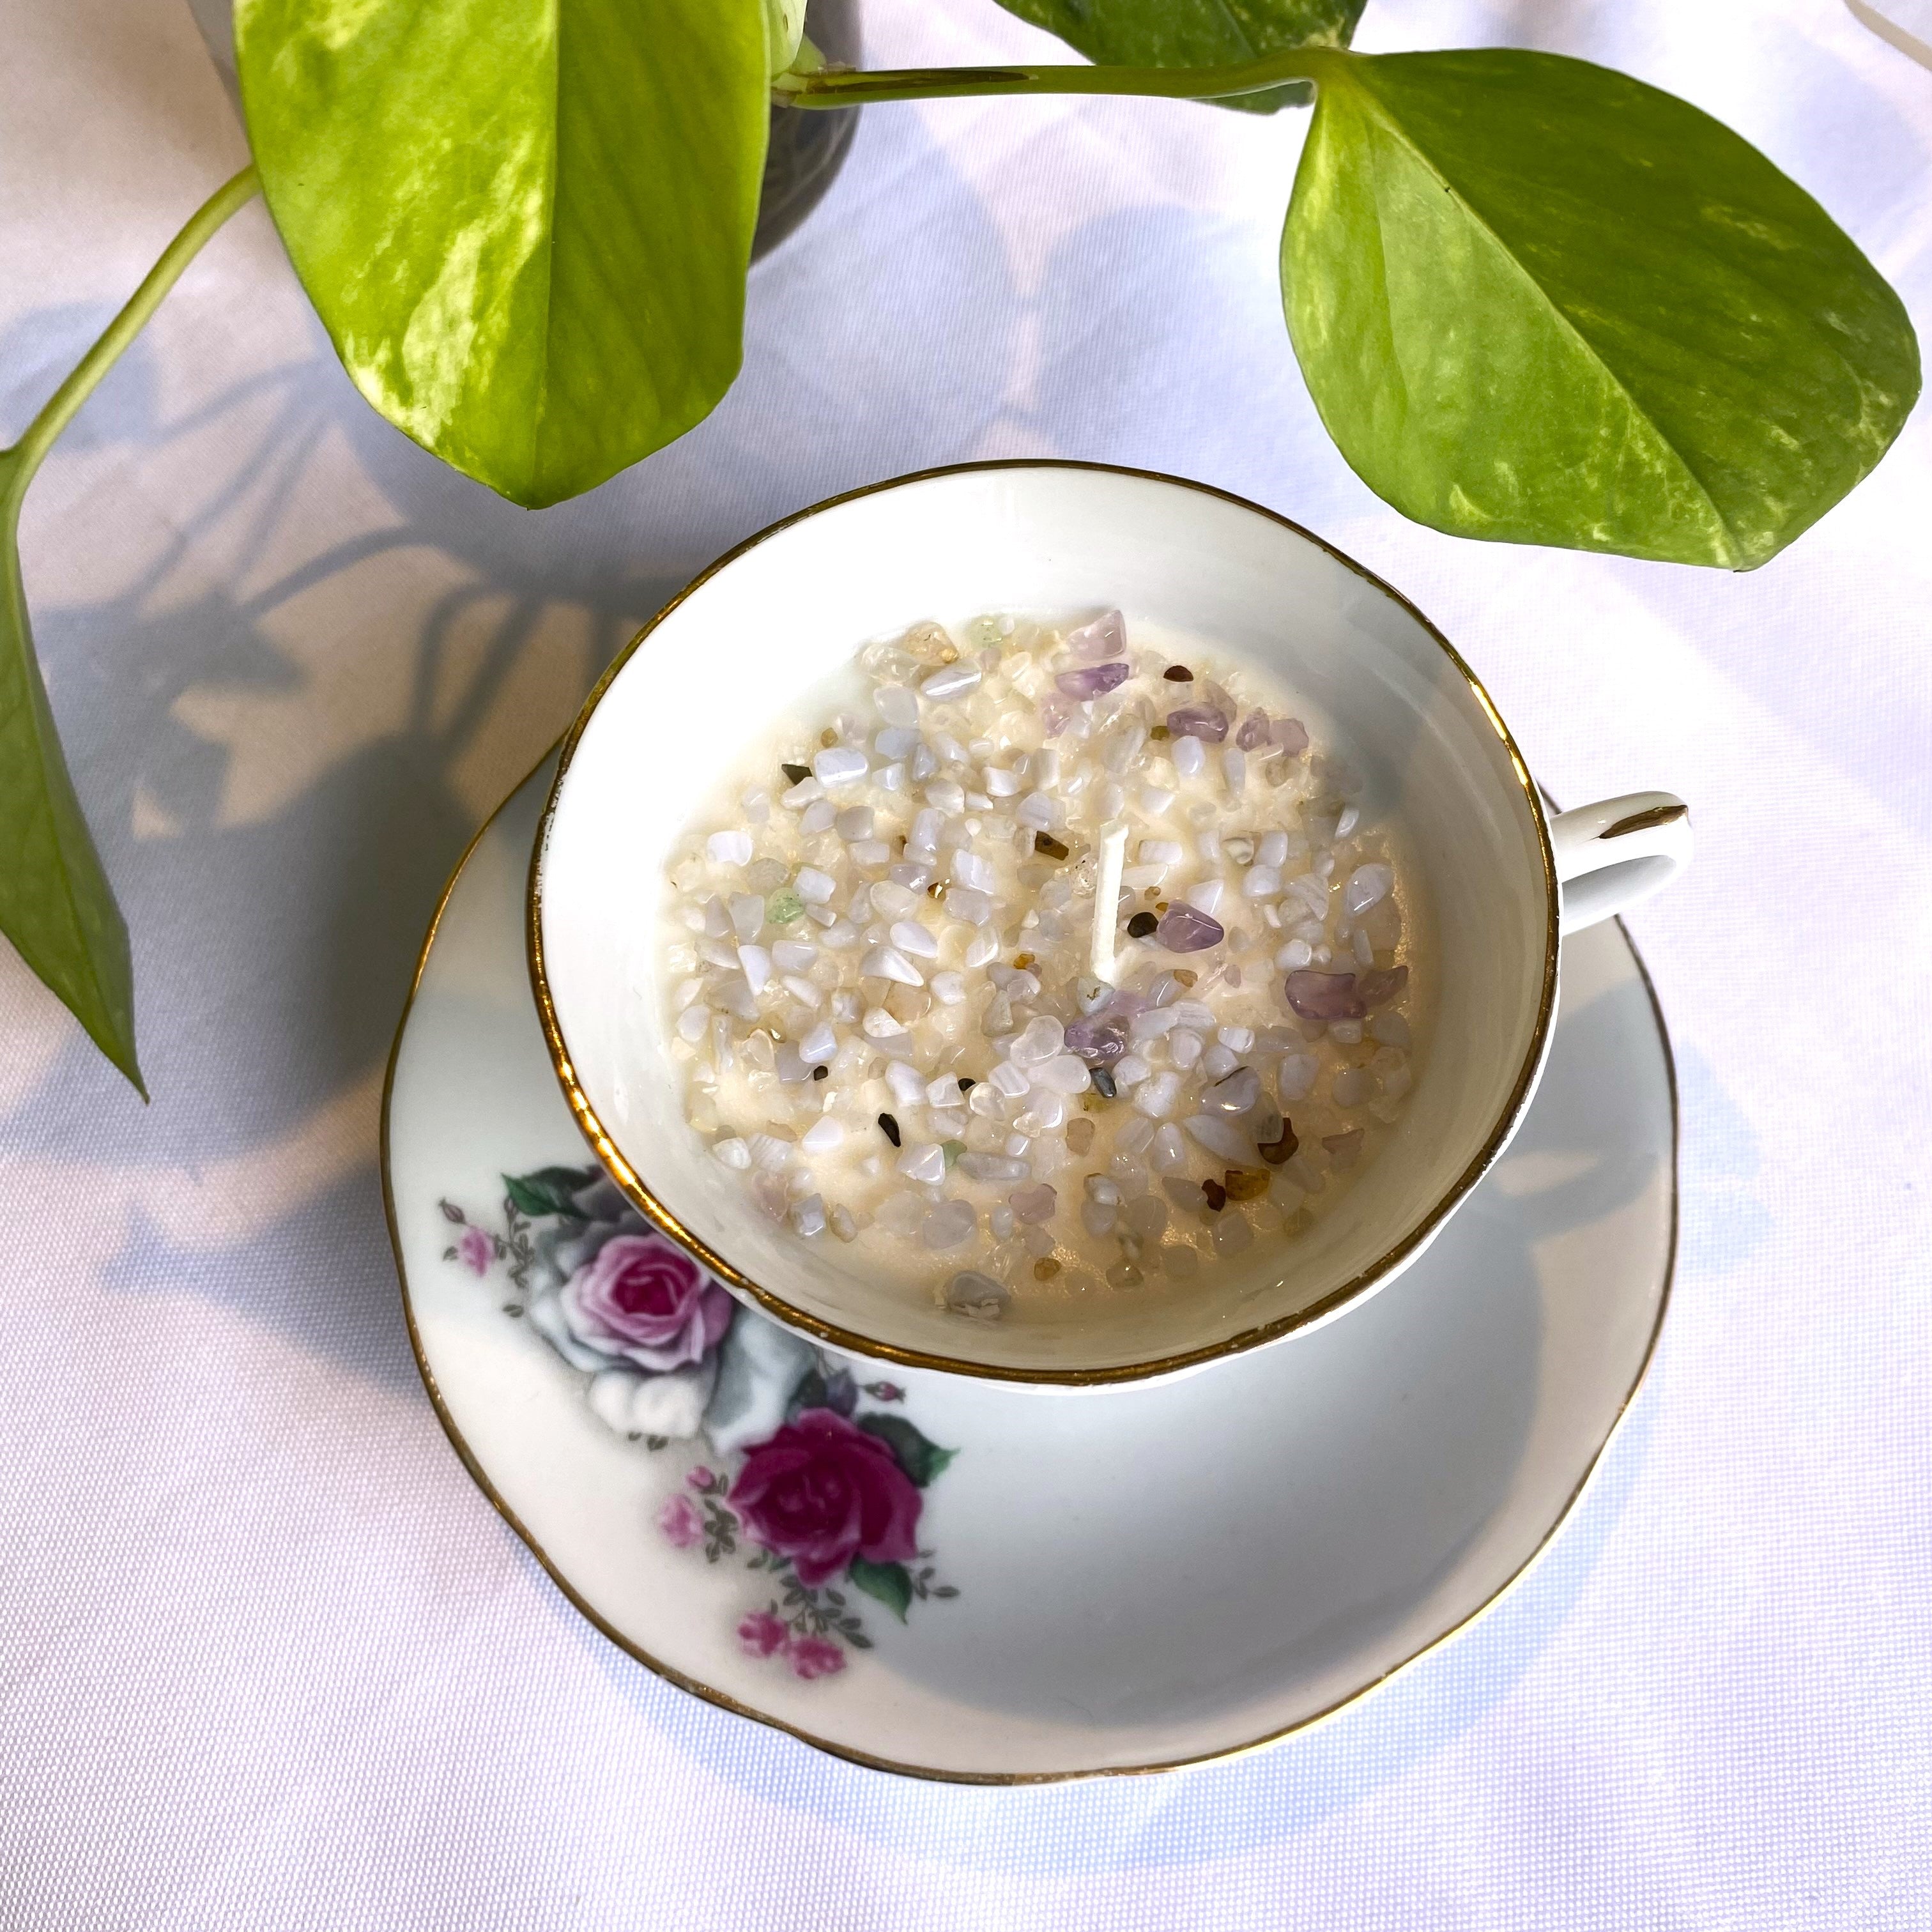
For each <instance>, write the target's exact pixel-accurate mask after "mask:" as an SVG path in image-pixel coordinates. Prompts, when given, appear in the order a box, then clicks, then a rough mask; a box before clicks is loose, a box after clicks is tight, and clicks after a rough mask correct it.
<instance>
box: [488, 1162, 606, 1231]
mask: <svg viewBox="0 0 1932 1932" xmlns="http://www.w3.org/2000/svg"><path fill="white" fill-rule="evenodd" d="M597 1172H598V1170H597V1169H595V1168H580V1167H544V1168H539V1169H538V1170H537V1171H536V1172H535V1173H534V1174H506V1175H504V1177H503V1191H504V1192H505V1193H506V1194H508V1196H509V1197H510V1199H511V1200H512V1201H513V1202H515V1204H516V1208H517V1213H518V1214H527V1215H529V1217H530V1218H531V1220H537V1219H538V1218H539V1217H541V1216H543V1215H545V1214H564V1215H567V1216H568V1217H569V1218H570V1219H571V1220H573V1221H580V1220H583V1214H582V1212H581V1211H580V1209H579V1208H578V1207H577V1194H578V1192H579V1191H580V1190H581V1189H583V1188H584V1187H588V1186H589V1184H590V1183H591V1182H592V1181H594V1180H595V1178H597Z"/></svg>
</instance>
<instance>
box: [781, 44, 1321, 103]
mask: <svg viewBox="0 0 1932 1932" xmlns="http://www.w3.org/2000/svg"><path fill="white" fill-rule="evenodd" d="M1349 58H1350V56H1349V55H1348V54H1346V53H1345V52H1343V51H1342V49H1340V48H1339V47H1291V48H1289V49H1286V50H1285V51H1284V52H1280V53H1276V54H1269V55H1265V57H1264V58H1262V59H1260V60H1253V61H1244V62H1241V63H1240V65H1238V66H1235V67H1192V68H1190V67H1168V68H1163V67H932V68H892V69H882V70H880V71H877V72H875V73H870V74H851V73H838V72H835V71H820V72H818V73H816V74H799V73H796V72H793V73H790V74H781V75H779V77H778V79H777V80H775V81H774V82H773V83H772V89H773V90H774V92H775V93H776V94H777V95H778V98H780V99H781V100H782V101H787V102H789V103H790V105H791V106H793V107H859V106H860V105H862V104H863V103H865V102H866V101H941V100H945V99H947V98H955V97H960V96H969V95H1000V94H1143V95H1158V96H1164V97H1165V98H1168V99H1169V100H1178V101H1223V100H1226V99H1227V98H1229V96H1230V95H1238V94H1264V93H1265V92H1267V91H1268V89H1270V88H1274V87H1280V86H1282V85H1283V83H1284V82H1286V81H1292V80H1319V79H1320V78H1321V77H1322V74H1323V73H1324V71H1328V70H1331V69H1332V68H1334V67H1335V66H1336V65H1337V63H1339V62H1343V61H1346V60H1347V59H1349Z"/></svg>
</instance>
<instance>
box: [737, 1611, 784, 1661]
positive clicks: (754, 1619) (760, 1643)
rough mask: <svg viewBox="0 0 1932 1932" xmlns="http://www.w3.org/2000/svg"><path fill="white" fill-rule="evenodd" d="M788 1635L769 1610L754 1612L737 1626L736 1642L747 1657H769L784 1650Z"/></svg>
mask: <svg viewBox="0 0 1932 1932" xmlns="http://www.w3.org/2000/svg"><path fill="white" fill-rule="evenodd" d="M789 1635H790V1631H787V1629H786V1628H785V1627H784V1624H783V1623H782V1622H781V1621H780V1620H779V1619H778V1618H776V1617H775V1616H772V1613H771V1612H770V1611H769V1610H754V1611H753V1612H752V1613H751V1615H750V1616H748V1617H747V1618H746V1619H745V1621H744V1622H742V1623H741V1624H740V1625H739V1626H738V1643H739V1648H740V1649H742V1650H743V1652H744V1653H745V1655H746V1656H747V1657H769V1656H770V1655H772V1652H774V1651H778V1650H782V1649H784V1642H785V1639H786V1638H787V1637H788V1636H789Z"/></svg>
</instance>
